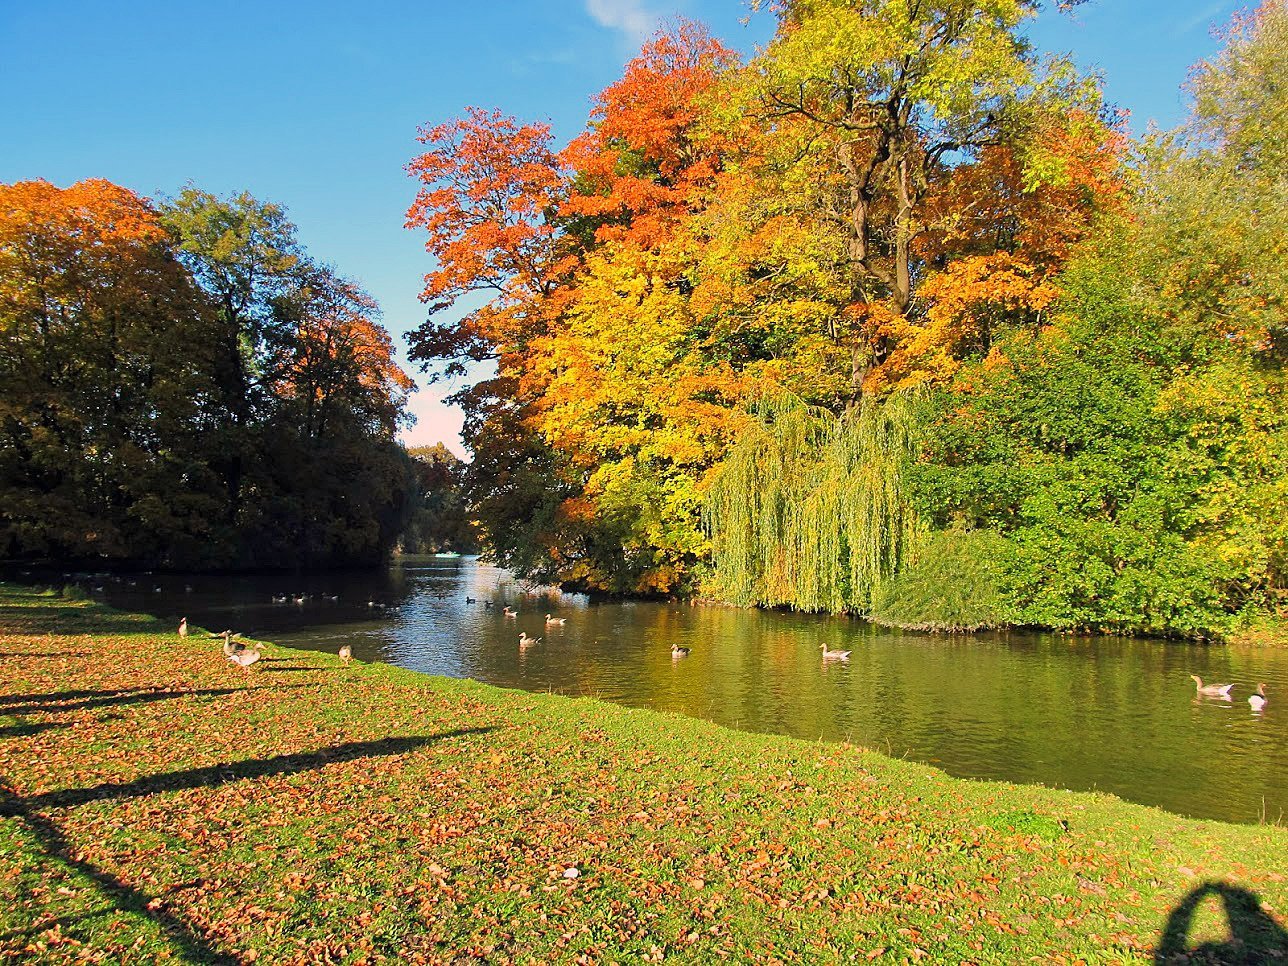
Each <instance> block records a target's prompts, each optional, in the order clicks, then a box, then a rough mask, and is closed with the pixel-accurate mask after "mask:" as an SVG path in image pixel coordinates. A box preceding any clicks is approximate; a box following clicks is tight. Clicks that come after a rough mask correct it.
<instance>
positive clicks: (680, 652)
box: [671, 644, 693, 657]
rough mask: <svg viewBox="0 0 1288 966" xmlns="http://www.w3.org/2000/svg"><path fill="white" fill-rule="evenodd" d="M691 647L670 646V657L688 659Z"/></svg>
mask: <svg viewBox="0 0 1288 966" xmlns="http://www.w3.org/2000/svg"><path fill="white" fill-rule="evenodd" d="M691 650H693V648H691V647H681V646H680V645H679V644H672V645H671V657H688V656H689V652H690V651H691Z"/></svg>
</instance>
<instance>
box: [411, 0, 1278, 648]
mask: <svg viewBox="0 0 1288 966" xmlns="http://www.w3.org/2000/svg"><path fill="white" fill-rule="evenodd" d="M1039 5H1040V4H1039V0H990V2H987V3H982V2H979V0H931V2H927V3H917V4H909V3H904V2H902V0H894V2H892V0H858V2H855V0H788V2H785V3H782V4H775V5H774V9H775V11H776V14H777V17H778V31H777V34H776V36H775V38H774V40H773V41H772V42H771V43H770V44H769V45H768V46H767V47H766V48H765V49H764V50H763V51H761V52H759V53H758V54H757V55H756V56H755V57H753V58H751V59H750V60H749V61H747V62H745V63H743V62H740V60H739V58H738V57H737V56H736V55H735V54H734V53H733V52H732V51H730V50H729V49H727V48H726V47H724V46H723V45H722V44H720V43H719V42H718V41H717V40H715V39H713V38H712V37H710V36H709V35H708V34H707V33H706V32H705V31H704V30H703V29H702V28H701V27H700V26H698V25H695V24H689V23H686V24H681V25H680V26H679V27H677V28H676V29H674V30H671V31H669V32H666V33H663V34H661V35H659V36H658V37H656V38H655V39H653V40H652V41H650V42H649V43H648V44H646V45H645V47H644V48H643V50H642V51H641V53H640V55H639V56H638V57H637V58H635V59H634V60H632V61H631V62H630V63H629V64H628V65H627V67H626V69H625V72H624V74H623V76H622V78H621V79H620V80H619V81H617V82H616V83H614V84H612V85H610V86H609V87H608V88H607V89H605V90H604V91H603V92H602V93H601V94H600V95H599V97H598V100H597V102H596V106H595V109H594V111H593V112H592V115H591V117H590V119H589V123H588V125H587V128H586V130H585V132H584V133H583V134H581V135H580V136H578V137H577V138H575V139H574V140H573V141H572V142H571V143H570V144H568V145H567V146H565V147H563V148H562V149H557V148H556V146H555V145H554V144H553V143H552V139H551V135H550V131H549V129H548V128H547V127H545V126H544V125H540V124H525V123H521V122H519V121H517V120H515V119H513V118H510V117H506V116H505V115H504V114H502V113H500V112H487V111H482V110H471V111H470V112H469V113H468V114H467V115H466V116H464V117H462V118H459V119H457V120H453V121H448V122H446V123H443V124H440V125H438V126H436V127H432V128H429V129H427V130H425V131H423V132H422V141H423V143H424V144H425V146H426V148H425V152H424V153H423V154H422V155H420V156H419V157H417V158H415V159H414V160H413V161H412V163H411V165H410V170H411V172H412V173H413V175H414V176H415V177H417V178H418V179H419V180H420V182H421V184H422V189H421V191H420V193H419V195H418V198H417V200H416V203H415V204H414V205H413V207H412V209H411V210H410V212H409V223H410V224H411V225H412V226H413V227H418V228H420V229H422V230H423V231H424V232H425V233H426V238H427V241H426V246H427V250H428V251H429V252H430V253H431V254H432V255H433V256H434V259H435V263H434V267H433V271H431V273H430V274H429V276H428V277H427V285H426V289H425V292H424V299H425V301H426V302H427V303H429V305H430V308H431V318H430V320H429V322H427V323H426V324H425V325H423V326H422V327H421V328H420V329H419V330H417V331H416V332H415V333H414V334H413V336H412V354H413V358H414V359H416V360H417V361H419V362H421V363H422V364H423V365H424V366H425V367H426V368H427V369H429V370H431V371H432V372H433V373H434V374H435V375H438V376H459V375H461V374H464V373H472V372H477V371H479V368H478V367H477V364H478V363H483V362H490V363H492V364H493V365H494V367H495V375H493V376H490V377H489V378H486V379H483V380H482V381H479V382H476V383H473V384H471V385H469V386H468V387H467V388H466V389H465V390H463V391H462V392H460V393H459V394H458V396H457V399H458V400H459V401H460V402H461V404H462V405H463V406H464V407H465V409H466V412H467V421H466V433H467V437H468V442H469V444H470V446H471V448H472V449H473V450H474V451H475V460H474V462H473V463H472V465H471V467H470V469H469V473H468V476H467V480H466V486H467V489H468V490H469V492H470V494H471V497H472V499H473V500H474V502H475V504H476V507H477V516H478V518H479V520H480V522H481V525H482V527H483V529H484V533H485V537H486V539H487V540H488V541H489V542H490V544H491V545H492V546H493V547H494V548H495V551H496V553H497V554H498V556H499V557H500V558H501V560H502V562H504V563H507V564H509V565H511V566H514V567H516V568H517V569H519V570H520V571H523V572H525V573H528V574H530V575H532V576H535V577H539V578H542V579H548V580H557V581H560V582H563V583H565V584H569V585H573V586H578V587H583V588H587V589H594V590H602V591H609V592H621V593H661V594H671V593H712V594H716V595H719V596H721V597H724V598H726V599H731V600H736V601H740V602H744V603H760V604H769V605H782V606H790V607H797V608H801V609H809V610H832V611H846V612H854V613H861V614H869V615H874V616H876V617H878V618H879V619H885V620H888V621H890V622H892V623H899V624H903V625H908V626H926V627H961V628H968V627H983V626H993V625H1002V624H1030V625H1042V626H1049V627H1057V628H1108V629H1118V630H1149V631H1156V632H1164V633H1179V634H1190V635H1203V634H1213V633H1223V632H1227V631H1229V630H1231V629H1233V628H1235V627H1237V626H1240V625H1242V624H1246V623H1247V622H1249V621H1250V620H1254V619H1256V618H1257V617H1259V616H1260V615H1263V614H1266V613H1268V612H1270V611H1272V610H1273V608H1274V605H1275V602H1276V601H1277V598H1278V593H1279V589H1280V588H1281V587H1282V586H1283V582H1284V563H1285V561H1284V552H1285V536H1286V531H1285V524H1284V523H1283V521H1284V519H1285V510H1288V492H1285V490H1286V487H1288V476H1286V475H1285V473H1284V471H1283V469H1282V466H1283V456H1284V455H1285V443H1286V442H1288V436H1286V435H1285V431H1284V426H1285V422H1284V415H1285V413H1284V406H1285V404H1284V397H1283V392H1282V389H1283V385H1282V372H1283V359H1284V350H1285V338H1284V321H1285V315H1284V295H1285V293H1284V286H1285V284H1286V283H1285V274H1284V272H1283V271H1282V265H1283V259H1284V255H1285V252H1284V247H1285V244H1286V243H1285V239H1286V238H1288V232H1286V231H1285V228H1288V224H1285V220H1286V218H1288V214H1286V213H1288V181H1286V180H1285V164H1284V151H1285V138H1284V133H1283V132H1284V131H1285V130H1288V107H1286V105H1288V94H1285V88H1284V85H1283V84H1282V77H1283V76H1285V75H1288V39H1286V37H1288V26H1286V24H1288V13H1286V12H1285V8H1284V5H1283V3H1282V0H1267V2H1265V3H1264V4H1263V5H1262V7H1261V8H1260V9H1259V10H1257V11H1256V12H1255V13H1253V14H1249V15H1244V16H1240V17H1239V18H1237V19H1236V20H1235V21H1234V22H1233V23H1232V24H1231V25H1230V26H1229V27H1228V29H1227V32H1226V35H1225V40H1224V49H1223V52H1222V53H1221V55H1220V56H1219V57H1218V58H1216V59H1215V60H1213V61H1212V62H1211V63H1206V64H1201V65H1199V67H1198V68H1196V70H1195V72H1194V74H1193V79H1192V82H1191V88H1190V95H1191V98H1192V113H1191V118H1190V120H1189V122H1188V123H1187V124H1186V125H1185V127H1184V128H1183V129H1181V130H1179V131H1176V132H1173V133H1171V134H1168V135H1160V136H1152V137H1150V138H1149V139H1147V140H1145V141H1134V140H1132V139H1131V138H1130V137H1128V135H1127V133H1126V129H1125V125H1124V118H1123V117H1122V116H1121V115H1120V114H1118V113H1116V112H1115V111H1113V110H1112V109H1110V108H1109V107H1108V106H1107V105H1106V104H1105V103H1104V102H1103V100H1102V97H1101V92H1100V89H1099V86H1098V83H1097V82H1096V80H1095V78H1092V77H1087V76H1083V75H1080V74H1079V73H1078V71H1077V70H1076V69H1075V68H1074V66H1073V65H1072V64H1071V63H1070V62H1068V61H1067V60H1063V59H1061V58H1058V57H1050V56H1046V55H1043V54H1042V53H1041V52H1039V51H1037V50H1035V49H1034V48H1033V47H1032V45H1031V44H1030V43H1029V42H1028V40H1027V39H1026V37H1025V34H1024V30H1025V25H1026V23H1027V21H1029V20H1030V19H1031V18H1032V17H1033V16H1034V15H1035V14H1036V13H1037V11H1038V8H1039ZM1069 5H1070V4H1062V6H1069ZM480 294H482V295H484V296H485V297H484V298H482V299H480V298H479V295H480ZM462 299H466V301H465V302H464V303H462V305H463V307H468V310H466V311H464V313H463V315H462V313H461V309H457V310H456V311H454V312H450V313H449V312H447V310H449V309H451V308H452V307H453V306H456V305H457V303H458V302H459V301H460V300H462ZM476 306H481V307H476ZM439 312H443V313H445V314H442V315H440V314H437V313H439Z"/></svg>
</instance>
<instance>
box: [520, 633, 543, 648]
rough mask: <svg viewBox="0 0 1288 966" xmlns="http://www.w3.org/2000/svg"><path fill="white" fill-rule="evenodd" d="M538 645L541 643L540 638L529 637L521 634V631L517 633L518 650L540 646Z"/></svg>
mask: <svg viewBox="0 0 1288 966" xmlns="http://www.w3.org/2000/svg"><path fill="white" fill-rule="evenodd" d="M540 643H541V638H539V637H529V636H528V635H527V634H525V633H523V632H522V631H520V632H519V650H523V649H524V648H525V647H531V646H532V645H533V644H540Z"/></svg>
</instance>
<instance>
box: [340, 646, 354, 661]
mask: <svg viewBox="0 0 1288 966" xmlns="http://www.w3.org/2000/svg"><path fill="white" fill-rule="evenodd" d="M340 660H342V661H343V662H344V663H345V665H346V666H347V665H348V663H349V662H350V661H352V660H353V648H352V647H350V646H349V645H348V644H345V645H344V646H343V647H341V648H340Z"/></svg>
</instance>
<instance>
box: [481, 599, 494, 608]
mask: <svg viewBox="0 0 1288 966" xmlns="http://www.w3.org/2000/svg"><path fill="white" fill-rule="evenodd" d="M483 609H484V610H491V609H492V602H491V601H490V600H485V601H483Z"/></svg>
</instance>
